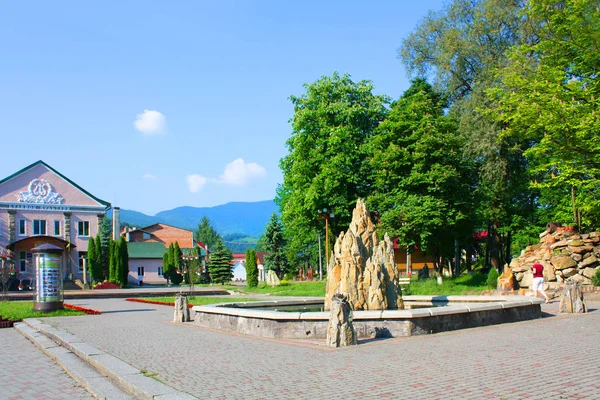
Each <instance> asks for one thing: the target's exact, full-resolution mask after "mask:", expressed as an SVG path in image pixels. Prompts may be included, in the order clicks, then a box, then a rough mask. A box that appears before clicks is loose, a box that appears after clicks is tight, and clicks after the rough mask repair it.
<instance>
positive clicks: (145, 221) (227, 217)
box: [121, 200, 279, 237]
mask: <svg viewBox="0 0 600 400" xmlns="http://www.w3.org/2000/svg"><path fill="white" fill-rule="evenodd" d="M273 212H279V209H278V207H277V205H276V204H275V202H274V201H273V200H266V201H256V202H251V203H243V202H233V203H227V204H223V205H220V206H215V207H187V206H186V207H177V208H174V209H172V210H168V211H161V212H159V213H158V214H156V215H154V216H150V215H146V214H144V213H141V212H138V211H133V210H125V209H121V221H122V222H126V223H128V224H129V225H132V226H135V227H138V228H141V227H144V226H148V225H152V224H155V223H158V222H161V223H164V224H168V225H173V226H178V227H180V228H185V229H190V230H194V229H196V228H197V227H198V223H199V222H200V220H201V219H202V217H207V218H208V219H209V220H210V223H211V225H212V226H213V227H214V228H215V229H216V231H217V232H219V233H220V234H221V235H223V236H225V235H230V234H234V233H236V234H244V235H246V236H255V237H256V236H261V235H262V234H263V232H264V229H265V225H266V224H267V222H268V221H269V217H270V216H271V214H273Z"/></svg>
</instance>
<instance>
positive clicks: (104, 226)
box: [96, 218, 112, 279]
mask: <svg viewBox="0 0 600 400" xmlns="http://www.w3.org/2000/svg"><path fill="white" fill-rule="evenodd" d="M98 233H99V235H98V236H99V237H100V243H101V245H100V248H102V254H101V264H102V275H103V277H104V279H109V276H110V271H109V269H110V268H109V259H110V250H109V245H110V241H111V239H112V225H111V222H110V220H109V219H108V218H102V222H101V223H100V227H99V228H98ZM96 240H98V239H96ZM96 248H98V242H96Z"/></svg>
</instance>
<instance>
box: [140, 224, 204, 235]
mask: <svg viewBox="0 0 600 400" xmlns="http://www.w3.org/2000/svg"><path fill="white" fill-rule="evenodd" d="M156 225H162V226H168V227H169V228H175V229H181V230H182V231H187V232H190V233H194V232H193V231H192V230H190V229H185V228H182V227H180V226H175V225H169V224H164V223H162V222H156V223H154V224H152V225H148V226H144V227H143V228H139V229H137V230H140V231H143V230H145V229H148V228H152V227H153V226H156Z"/></svg>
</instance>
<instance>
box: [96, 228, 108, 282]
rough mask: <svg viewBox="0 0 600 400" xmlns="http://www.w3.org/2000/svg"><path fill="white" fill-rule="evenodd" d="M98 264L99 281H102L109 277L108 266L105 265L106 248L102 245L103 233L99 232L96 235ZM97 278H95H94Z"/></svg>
mask: <svg viewBox="0 0 600 400" xmlns="http://www.w3.org/2000/svg"><path fill="white" fill-rule="evenodd" d="M94 247H95V248H96V260H95V262H96V264H97V265H98V279H97V281H98V282H102V281H104V280H105V279H106V278H107V274H106V268H105V267H104V259H105V252H106V250H105V248H104V246H102V234H101V233H100V232H99V233H98V235H96V243H95V246H94ZM94 279H95V278H94Z"/></svg>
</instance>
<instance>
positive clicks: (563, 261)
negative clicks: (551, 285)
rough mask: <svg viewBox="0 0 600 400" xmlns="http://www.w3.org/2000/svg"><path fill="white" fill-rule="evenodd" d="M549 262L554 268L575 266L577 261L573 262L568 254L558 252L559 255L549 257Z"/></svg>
mask: <svg viewBox="0 0 600 400" xmlns="http://www.w3.org/2000/svg"><path fill="white" fill-rule="evenodd" d="M550 262H551V263H552V265H553V266H554V268H556V269H567V268H573V267H576V266H577V263H576V262H575V260H573V259H572V258H571V257H569V256H568V255H564V254H559V255H555V256H553V257H552V258H551V259H550Z"/></svg>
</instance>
